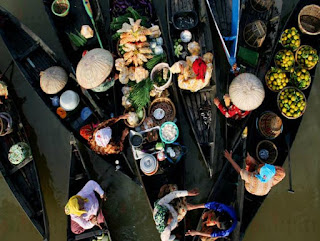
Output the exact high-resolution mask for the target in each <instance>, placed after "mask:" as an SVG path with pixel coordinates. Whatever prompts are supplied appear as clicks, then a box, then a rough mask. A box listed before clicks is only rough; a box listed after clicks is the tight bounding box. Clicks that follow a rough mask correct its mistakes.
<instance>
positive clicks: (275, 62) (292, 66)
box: [273, 49, 295, 72]
mask: <svg viewBox="0 0 320 241" xmlns="http://www.w3.org/2000/svg"><path fill="white" fill-rule="evenodd" d="M285 50H287V49H281V50H279V51H278V52H277V53H276V54H275V56H277V55H278V54H279V53H280V52H282V51H285ZM288 51H290V52H291V53H292V55H293V56H294V53H293V52H292V51H291V50H289V49H288ZM273 60H274V64H275V65H276V66H277V67H278V68H280V69H282V70H283V71H284V72H290V69H288V70H286V69H283V68H282V67H281V66H279V65H278V64H277V61H276V58H275V57H274V59H273ZM294 66H295V61H293V64H292V65H291V66H288V68H289V67H290V68H294Z"/></svg>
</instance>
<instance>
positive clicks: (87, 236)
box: [67, 134, 112, 241]
mask: <svg viewBox="0 0 320 241" xmlns="http://www.w3.org/2000/svg"><path fill="white" fill-rule="evenodd" d="M70 146H71V162H70V176H69V194H68V198H70V197H72V196H73V195H76V194H77V193H78V192H79V191H80V190H81V189H82V188H83V186H84V185H85V184H86V183H87V182H88V181H89V180H91V175H90V173H89V171H88V169H87V167H86V163H85V160H84V158H83V157H82V154H81V150H80V147H79V145H78V143H77V141H76V139H75V138H74V136H73V135H72V134H71V136H70ZM101 204H102V203H100V206H101ZM70 223H71V222H70V216H68V227H67V241H73V240H84V241H91V240H96V238H97V237H102V236H107V237H108V239H107V240H108V241H111V240H112V239H111V236H110V232H109V230H108V225H107V222H106V220H105V222H104V226H103V229H99V228H98V227H94V228H92V229H90V230H86V231H85V232H84V233H81V234H74V233H72V231H71V224H70Z"/></svg>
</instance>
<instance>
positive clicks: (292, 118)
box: [277, 86, 307, 120]
mask: <svg viewBox="0 0 320 241" xmlns="http://www.w3.org/2000/svg"><path fill="white" fill-rule="evenodd" d="M288 88H292V89H295V90H296V91H297V92H299V93H300V94H302V96H303V99H304V101H305V102H306V101H307V99H306V96H305V95H304V93H303V92H302V91H301V90H299V89H298V88H296V87H292V86H290V87H285V88H283V89H282V90H281V91H280V92H279V93H278V96H277V106H278V108H279V111H280V112H281V114H282V115H283V116H284V117H286V118H287V119H291V120H294V119H298V118H299V117H301V116H303V114H304V112H305V111H306V108H307V102H306V106H305V107H304V109H303V111H301V114H300V116H298V117H292V116H286V115H285V114H284V113H283V112H282V110H281V107H280V105H279V104H280V95H281V92H282V91H284V90H285V89H288Z"/></svg>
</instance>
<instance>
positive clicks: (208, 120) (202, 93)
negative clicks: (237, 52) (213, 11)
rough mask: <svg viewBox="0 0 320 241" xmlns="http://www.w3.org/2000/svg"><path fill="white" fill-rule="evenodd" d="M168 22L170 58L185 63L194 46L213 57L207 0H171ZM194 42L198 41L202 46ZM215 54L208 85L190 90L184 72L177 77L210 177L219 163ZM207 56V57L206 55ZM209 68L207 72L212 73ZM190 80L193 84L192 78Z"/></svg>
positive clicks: (206, 83) (207, 81)
mask: <svg viewBox="0 0 320 241" xmlns="http://www.w3.org/2000/svg"><path fill="white" fill-rule="evenodd" d="M167 23H168V29H169V32H170V34H169V36H168V37H169V41H170V43H171V45H172V46H171V58H172V59H173V60H174V62H176V61H180V62H179V63H181V65H182V64H185V63H186V62H184V61H183V62H181V61H182V60H184V59H186V58H187V59H188V58H193V57H191V55H190V56H188V57H187V55H189V54H191V52H190V50H188V48H189V47H191V51H192V52H193V53H194V54H195V55H199V56H200V55H201V56H206V55H207V56H209V57H210V58H211V56H210V55H208V53H211V54H213V52H214V48H215V47H214V43H213V40H212V32H211V31H212V30H211V28H210V23H209V16H208V14H207V11H206V4H205V1H203V0H198V1H191V0H183V1H175V0H168V1H167ZM170 23H171V24H170ZM182 31H183V32H182ZM213 33H216V32H213ZM192 41H196V42H197V43H198V44H199V45H197V44H195V42H192ZM188 43H189V44H188ZM188 46H189V47H188ZM197 48H198V50H197ZM198 52H199V53H198ZM205 54H206V55H205ZM192 55H193V54H192ZM212 57H213V59H210V58H209V60H208V63H207V66H206V67H205V68H206V69H207V68H208V70H209V69H210V70H212V72H211V73H210V74H212V76H211V75H210V76H211V77H210V78H208V79H204V80H203V83H205V85H206V86H201V87H197V88H196V89H192V90H191V91H190V90H187V89H188V88H189V87H183V85H184V83H186V82H183V81H181V82H180V81H179V78H181V76H182V75H183V74H182V73H181V72H180V75H179V77H178V78H176V79H177V82H178V85H179V88H178V87H176V89H179V90H178V91H179V92H180V96H181V99H182V104H183V106H184V108H185V111H186V114H187V117H188V120H189V123H190V127H191V129H192V131H193V134H194V136H195V139H196V142H197V145H198V147H199V150H200V152H201V154H202V157H203V159H204V161H205V164H206V166H207V168H208V170H209V174H210V176H212V175H213V170H214V169H215V167H214V166H215V165H216V163H214V160H215V152H214V149H215V144H216V143H215V139H216V108H215V106H214V105H213V99H214V97H215V95H216V85H215V84H216V66H215V59H216V57H215V56H213V55H212ZM199 59H200V58H199ZM204 59H205V60H206V58H204ZM210 60H211V61H210ZM187 62H188V61H187ZM208 66H210V67H208ZM180 68H181V67H180ZM185 69H187V68H185ZM210 70H209V71H208V72H210ZM205 72H206V71H205ZM206 73H207V72H206ZM208 77H209V75H208ZM191 79H192V78H191V77H190V80H191ZM197 81H200V82H201V80H198V79H197ZM187 82H188V81H187ZM188 83H189V82H188ZM190 83H192V80H191V81H190ZM190 85H192V84H190ZM182 88H183V89H182Z"/></svg>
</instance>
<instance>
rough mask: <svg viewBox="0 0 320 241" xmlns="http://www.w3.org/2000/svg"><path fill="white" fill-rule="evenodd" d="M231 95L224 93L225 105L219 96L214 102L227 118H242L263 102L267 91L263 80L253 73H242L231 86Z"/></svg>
mask: <svg viewBox="0 0 320 241" xmlns="http://www.w3.org/2000/svg"><path fill="white" fill-rule="evenodd" d="M229 94H230V96H229V95H227V94H226V95H224V97H223V99H224V103H225V105H226V107H224V106H223V105H222V104H221V103H220V100H219V99H218V98H215V99H214V104H215V105H216V106H217V107H218V109H219V110H220V111H221V113H222V114H223V115H224V116H225V117H226V118H233V119H235V120H239V119H242V118H244V117H246V116H247V115H249V114H250V112H251V111H253V110H255V109H257V108H258V107H259V106H260V105H261V104H262V102H263V100H264V97H265V91H264V87H263V84H262V82H261V80H260V79H259V78H258V77H257V76H255V75H253V74H251V73H242V74H240V75H238V76H237V77H235V78H234V79H233V80H232V82H231V84H230V87H229ZM231 101H232V103H233V104H232V105H230V104H231Z"/></svg>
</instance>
